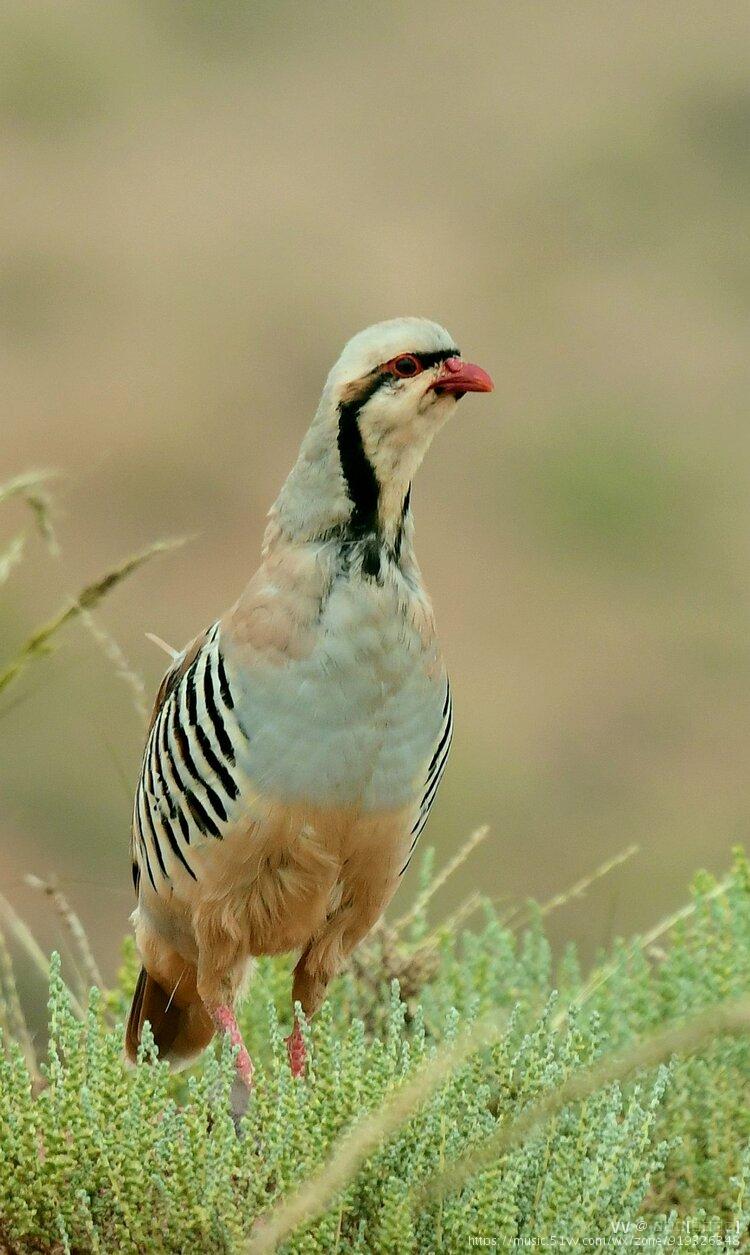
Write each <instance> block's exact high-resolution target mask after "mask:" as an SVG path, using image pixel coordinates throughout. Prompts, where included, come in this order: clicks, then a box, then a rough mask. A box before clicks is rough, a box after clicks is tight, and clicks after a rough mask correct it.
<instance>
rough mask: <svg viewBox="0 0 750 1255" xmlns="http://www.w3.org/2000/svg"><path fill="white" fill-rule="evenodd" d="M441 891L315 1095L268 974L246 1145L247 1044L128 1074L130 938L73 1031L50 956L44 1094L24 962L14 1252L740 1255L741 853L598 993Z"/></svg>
mask: <svg viewBox="0 0 750 1255" xmlns="http://www.w3.org/2000/svg"><path fill="white" fill-rule="evenodd" d="M425 876H427V877H428V876H429V871H426V872H425ZM428 896H429V890H428V892H427V893H426V894H424V895H423V898H422V902H423V906H422V907H418V909H417V910H416V911H415V912H412V913H411V915H410V917H409V918H407V919H406V920H404V921H402V923H401V924H400V925H398V926H396V927H391V928H389V929H384V928H383V929H380V930H379V931H378V932H376V934H375V936H374V937H373V938H372V939H371V941H370V942H369V944H368V945H367V946H366V948H365V950H364V952H363V953H362V954H361V955H360V957H359V958H358V960H357V961H356V964H355V966H354V967H353V968H352V969H351V970H349V971H348V972H346V973H345V974H343V975H342V976H341V977H340V978H339V979H338V980H337V981H336V982H335V983H334V985H333V987H332V991H331V996H330V998H329V1000H328V1002H327V1003H326V1005H325V1008H324V1010H323V1011H322V1012H321V1013H320V1015H319V1017H318V1018H317V1019H316V1020H315V1022H314V1025H313V1026H312V1029H311V1030H310V1031H309V1038H310V1043H311V1066H310V1072H309V1075H308V1077H307V1079H306V1080H304V1081H295V1080H293V1079H292V1077H291V1075H290V1073H289V1071H288V1068H287V1065H286V1058H285V1049H284V1045H283V1041H282V1035H283V1033H284V1032H285V1031H288V1025H289V1009H288V1007H287V1006H286V1005H285V1003H286V999H287V997H288V989H289V978H288V968H289V964H288V962H286V961H284V960H282V959H273V960H264V961H262V962H259V964H258V967H257V971H256V973H255V976H254V980H253V983H252V988H251V993H250V996H249V997H248V999H247V1001H246V1003H245V1007H244V1013H243V1019H244V1028H245V1031H246V1033H247V1038H248V1040H249V1042H250V1043H251V1047H252V1049H253V1052H254V1054H255V1058H256V1062H257V1064H258V1071H257V1086H256V1089H255V1092H254V1095H253V1097H252V1099H251V1101H250V1104H249V1107H248V1110H247V1113H246V1115H245V1117H244V1119H243V1121H242V1123H241V1125H240V1127H239V1130H236V1129H235V1126H234V1124H233V1122H232V1118H231V1115H230V1101H229V1090H230V1086H231V1081H232V1058H231V1055H230V1054H229V1052H228V1050H227V1049H226V1047H225V1048H224V1049H223V1050H222V1049H220V1048H219V1049H217V1051H216V1052H214V1053H211V1052H209V1053H208V1055H207V1057H206V1058H205V1061H204V1062H203V1063H202V1064H201V1065H199V1066H198V1067H196V1068H195V1069H194V1070H193V1072H192V1073H191V1074H188V1075H187V1076H185V1075H182V1076H176V1077H175V1076H171V1075H170V1073H169V1070H168V1068H167V1066H166V1065H164V1064H161V1063H159V1062H158V1061H156V1060H155V1059H154V1057H153V1051H152V1050H149V1049H148V1048H146V1049H145V1050H144V1062H143V1063H142V1065H141V1066H140V1067H139V1068H138V1069H137V1070H136V1071H135V1072H130V1073H127V1072H126V1071H125V1070H124V1068H123V1064H122V1045H121V1043H122V1018H123V1015H124V1013H125V1010H126V1006H127V1002H128V998H129V994H130V991H131V988H132V985H133V981H134V975H135V970H136V964H135V957H134V955H133V953H132V951H131V949H130V947H129V946H128V947H126V951H125V961H124V963H123V967H122V971H121V974H120V980H119V983H118V986H117V988H116V989H114V990H111V991H106V992H104V991H101V990H99V989H97V988H95V989H94V990H93V991H92V993H91V995H90V998H89V1002H88V1008H87V1009H86V1010H85V1011H83V1012H82V1013H81V1014H80V1015H77V1014H76V1013H75V1011H74V1009H73V1004H72V1002H71V995H70V993H69V991H68V989H67V987H66V984H65V983H64V981H63V978H62V976H61V971H60V964H59V960H58V959H57V958H56V957H54V956H53V960H52V963H51V967H50V1000H49V1024H50V1040H49V1047H48V1051H47V1055H46V1058H45V1059H44V1060H43V1061H42V1062H41V1064H40V1069H39V1072H40V1075H39V1077H38V1078H37V1080H36V1081H34V1080H33V1079H32V1073H33V1070H34V1068H33V1064H32V1065H31V1067H30V1061H29V1059H28V1057H27V1058H25V1057H24V1050H23V1048H22V1046H23V1043H18V1042H16V1041H14V1040H13V1037H12V1035H11V1034H9V1032H8V1025H9V1024H12V1023H13V1016H14V1007H13V1003H14V998H15V994H14V990H13V987H12V978H11V976H10V972H9V968H8V967H7V964H6V967H5V973H4V985H5V1002H4V1009H3V1015H4V1019H5V1023H6V1030H5V1033H4V1039H3V1040H4V1054H3V1056H2V1059H1V1060H0V1235H1V1239H2V1242H3V1243H4V1245H5V1249H7V1250H9V1251H19V1252H20V1251H24V1252H25V1251H58V1250H59V1251H63V1250H64V1251H107V1252H109V1251H133V1252H136V1251H138V1252H140V1251H144V1252H145V1251H149V1252H150V1251H155V1252H162V1251H163V1252H186V1251H201V1252H204V1251H205V1252H208V1251H242V1250H248V1251H263V1250H273V1249H281V1250H285V1251H294V1252H313V1251H321V1252H323V1251H325V1252H328V1251H340V1252H346V1251H363V1252H365V1251H377V1252H408V1251H415V1252H422V1251H425V1252H427V1251H430V1252H431V1251H435V1250H445V1251H459V1250H465V1249H470V1248H471V1246H472V1244H475V1245H479V1244H480V1243H478V1242H477V1239H485V1240H486V1241H487V1243H488V1244H492V1243H494V1245H495V1247H496V1249H501V1250H510V1249H513V1248H514V1247H517V1246H520V1247H523V1246H530V1245H535V1246H536V1247H537V1248H538V1249H539V1248H541V1249H545V1247H546V1248H548V1249H551V1248H552V1247H553V1246H554V1245H555V1244H557V1246H560V1245H561V1243H562V1242H563V1240H564V1242H565V1243H568V1244H570V1249H572V1248H573V1247H575V1246H578V1247H579V1248H581V1249H585V1248H586V1247H587V1246H594V1245H596V1244H597V1240H598V1242H599V1244H600V1245H605V1244H607V1243H608V1244H609V1245H610V1246H614V1247H619V1248H620V1249H631V1248H632V1249H635V1248H636V1246H638V1245H639V1244H641V1245H642V1244H643V1243H645V1242H648V1244H649V1245H650V1247H651V1249H659V1250H661V1249H666V1248H668V1247H669V1246H670V1245H671V1244H677V1242H678V1240H681V1242H682V1245H683V1246H687V1247H690V1246H692V1245H694V1246H696V1247H700V1246H705V1245H711V1246H713V1247H718V1248H719V1249H728V1248H740V1249H747V1246H748V1222H749V1221H750V1198H749V1193H750V1191H749V1189H748V1186H749V1185H750V1181H749V1176H750V1154H749V1153H748V1141H749V1138H750V1102H749V1101H748V1097H749V1088H750V1087H749V1084H748V1080H749V1077H750V1036H748V1025H750V1003H748V1002H747V1001H746V998H747V993H748V972H750V869H749V868H748V864H747V862H746V860H745V857H744V855H742V854H741V853H739V852H738V853H737V855H736V858H735V863H734V867H733V870H732V872H731V874H730V875H729V876H728V877H727V878H726V880H724V881H722V882H721V883H719V884H716V883H713V882H712V881H710V880H709V879H708V878H707V877H706V876H702V877H700V878H698V880H697V881H696V883H695V885H694V887H693V893H692V897H691V899H690V902H689V904H688V905H687V906H686V907H685V908H684V910H683V911H681V912H679V913H678V915H677V916H675V917H673V918H672V919H671V920H667V921H665V922H664V923H663V924H662V925H661V926H660V927H659V928H656V929H654V930H653V932H652V933H651V934H650V935H649V936H648V937H645V938H640V939H636V940H635V941H634V942H632V943H631V944H630V945H625V944H618V945H616V946H615V948H614V950H613V951H612V953H611V954H609V955H608V956H606V957H605V956H602V958H601V960H600V962H599V964H598V965H597V967H596V968H595V970H594V972H593V973H592V974H591V975H590V976H589V977H588V978H587V979H584V978H583V977H582V976H581V973H580V971H579V968H578V964H577V961H576V957H575V953H574V951H573V950H572V949H571V950H570V951H568V953H567V954H566V955H565V957H564V958H563V960H562V962H561V963H560V964H557V965H556V964H554V963H553V961H552V958H551V955H550V950H549V947H548V945H547V942H546V940H545V936H544V932H543V928H542V922H541V919H540V912H539V910H535V909H531V910H530V913H529V916H528V920H527V925H526V927H525V928H524V929H523V930H522V931H520V932H518V931H517V930H516V929H514V927H513V922H512V920H506V921H505V922H504V921H503V920H502V919H501V918H500V917H499V916H498V915H497V913H496V912H495V911H494V909H493V908H492V907H491V906H489V904H486V903H481V904H480V908H479V909H480V910H481V911H482V912H483V919H482V921H481V923H479V924H478V926H475V927H474V928H470V927H468V926H467V927H466V928H464V929H461V928H460V927H459V928H457V927H455V926H453V925H451V924H450V923H448V924H447V925H445V926H444V927H442V928H438V929H437V930H435V931H433V932H430V931H429V928H428V923H427V918H426V913H425V912H426V898H427V897H428ZM76 1001H77V1000H76ZM27 1056H28V1044H27Z"/></svg>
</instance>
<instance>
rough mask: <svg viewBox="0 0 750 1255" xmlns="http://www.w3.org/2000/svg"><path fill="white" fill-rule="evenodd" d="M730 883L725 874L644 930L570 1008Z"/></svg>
mask: <svg viewBox="0 0 750 1255" xmlns="http://www.w3.org/2000/svg"><path fill="white" fill-rule="evenodd" d="M731 883H732V878H731V876H727V877H725V879H724V880H720V881H719V883H718V884H717V885H714V887H713V889H711V890H710V891H709V892H708V893H706V894H703V895H702V897H701V898H700V899H697V900H695V901H693V902H688V903H687V905H686V906H683V907H680V909H679V911H674V912H673V913H672V914H671V915H667V916H666V918H665V919H663V920H661V921H660V922H659V923H658V924H655V925H654V927H653V928H651V929H649V931H648V932H647V933H644V934H643V936H642V937H636V939H635V941H634V942H633V943H632V945H630V946H628V949H627V950H626V952H625V954H624V955H622V957H620V958H618V959H617V960H616V961H615V962H612V963H607V964H605V966H604V967H601V968H599V970H598V971H596V972H594V974H593V976H592V977H591V978H590V979H589V980H588V981H587V982H586V984H585V985H584V986H583V987H582V988H581V989H580V990H579V991H578V993H577V994H576V996H575V998H573V999H572V1001H571V1007H581V1006H583V1005H584V1003H586V1002H588V1000H589V998H591V997H593V995H594V994H595V993H596V992H597V990H599V989H601V987H602V985H606V983H607V981H608V980H611V979H612V977H613V976H614V975H615V973H616V972H619V971H620V970H621V969H622V967H623V966H624V965H625V964H626V963H627V962H628V960H629V959H631V958H632V956H633V955H634V954H637V953H638V952H639V951H643V950H649V949H650V948H651V946H652V945H653V944H654V942H655V941H657V940H658V939H659V937H663V936H664V934H665V933H667V932H669V931H670V930H671V929H672V928H674V926H675V924H679V923H681V922H682V920H684V919H689V918H690V916H691V915H694V914H695V912H696V911H697V909H698V906H699V904H700V903H701V902H711V901H713V899H714V898H719V897H721V895H722V894H723V893H726V891H727V889H728V888H729V886H730V885H731ZM569 1010H570V1008H569V1007H566V1008H565V1009H564V1010H561V1011H559V1012H558V1013H557V1015H556V1016H555V1018H554V1020H553V1024H554V1026H555V1028H559V1027H560V1025H561V1024H564V1023H565V1020H566V1019H567V1017H568V1013H569Z"/></svg>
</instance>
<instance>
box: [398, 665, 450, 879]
mask: <svg viewBox="0 0 750 1255" xmlns="http://www.w3.org/2000/svg"><path fill="white" fill-rule="evenodd" d="M452 740H453V699H452V697H451V686H450V681H449V680H448V677H447V676H446V678H445V701H444V703H443V717H442V720H441V723H440V733H439V735H438V738H437V743H436V745H435V752H434V754H433V755H432V758H431V759H430V765H429V767H428V768H427V776H426V778H425V782H424V787H423V790H422V796H421V801H420V803H419V809H418V810H417V813H416V819H415V822H414V827H413V828H412V830H411V845H410V847H409V857H408V859H407V860H406V863H405V864H404V866H403V867H402V868H401V875H402V876H403V874H404V872H405V871H406V869H407V867H408V866H409V863H410V862H411V860H412V856H413V854H414V850H415V847H416V844H417V842H418V840H419V838H420V836H421V835H422V829H423V828H424V826H425V824H426V823H427V819H428V817H429V814H430V811H431V809H432V803H433V802H434V801H435V797H436V795H437V791H438V786H439V784H440V781H441V780H442V778H443V773H444V771H445V767H446V764H447V762H448V754H449V753H450V748H451V742H452Z"/></svg>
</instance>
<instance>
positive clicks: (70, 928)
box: [24, 876, 106, 992]
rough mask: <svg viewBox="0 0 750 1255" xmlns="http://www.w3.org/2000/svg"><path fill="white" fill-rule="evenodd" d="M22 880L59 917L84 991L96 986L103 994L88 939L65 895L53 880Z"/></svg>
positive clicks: (103, 988)
mask: <svg viewBox="0 0 750 1255" xmlns="http://www.w3.org/2000/svg"><path fill="white" fill-rule="evenodd" d="M24 879H25V880H26V884H27V885H30V886H31V888H32V889H38V890H39V891H40V893H43V894H45V895H46V897H47V898H48V899H49V901H50V902H51V903H52V905H53V907H54V908H55V911H56V912H57V914H58V915H59V917H60V919H61V921H62V924H63V927H64V928H65V930H66V931H67V933H68V934H69V936H70V939H71V942H72V944H73V948H74V950H75V952H76V954H77V956H78V960H79V962H80V965H81V971H82V973H83V977H84V981H85V987H86V989H87V990H88V989H89V988H90V987H91V986H92V985H96V986H97V988H99V989H101V990H102V992H105V989H106V987H105V984H104V977H103V976H102V974H101V972H100V971H99V965H98V963H97V961H96V959H95V958H94V953H93V951H92V949H91V945H90V944H89V939H88V937H87V936H86V930H85V928H84V927H83V924H82V923H81V921H80V919H79V918H78V916H77V915H76V913H75V911H74V910H73V908H72V906H71V905H70V903H69V902H68V899H67V898H66V897H65V894H64V893H63V892H62V890H61V889H60V888H59V886H58V885H57V883H56V882H55V881H54V880H42V879H41V878H40V877H39V876H26V877H24Z"/></svg>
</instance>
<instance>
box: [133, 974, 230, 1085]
mask: <svg viewBox="0 0 750 1255" xmlns="http://www.w3.org/2000/svg"><path fill="white" fill-rule="evenodd" d="M180 985H182V986H183V988H180ZM180 985H178V987H177V988H176V989H175V990H173V991H172V993H171V994H168V993H166V992H165V990H163V989H162V987H161V985H160V984H159V983H158V981H156V980H154V978H153V976H150V975H149V973H148V972H147V971H146V969H145V968H143V967H142V968H141V970H140V974H139V976H138V982H137V984H136V987H135V993H134V994H133V1001H132V1003H131V1006H130V1015H129V1016H128V1026H127V1029H126V1030H125V1054H126V1055H127V1057H128V1059H129V1060H130V1062H131V1063H135V1061H136V1059H137V1056H138V1046H139V1045H140V1041H141V1034H142V1032H143V1025H144V1023H145V1022H146V1020H148V1022H149V1024H150V1025H151V1032H152V1033H153V1035H154V1041H155V1042H156V1045H157V1046H158V1049H159V1058H160V1059H168V1060H169V1062H170V1063H171V1064H172V1065H173V1066H176V1067H185V1066H186V1065H187V1064H188V1063H190V1062H192V1060H193V1059H195V1058H196V1056H197V1055H199V1054H200V1053H201V1051H202V1050H205V1048H206V1046H207V1045H208V1043H209V1042H210V1040H211V1038H212V1037H213V1035H214V1026H213V1023H212V1021H211V1018H210V1016H209V1014H208V1012H207V1011H206V1008H205V1007H204V1005H203V1003H202V1002H201V1000H200V998H199V997H198V994H197V993H196V992H195V981H194V980H186V981H184V982H180Z"/></svg>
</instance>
